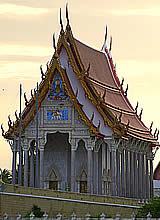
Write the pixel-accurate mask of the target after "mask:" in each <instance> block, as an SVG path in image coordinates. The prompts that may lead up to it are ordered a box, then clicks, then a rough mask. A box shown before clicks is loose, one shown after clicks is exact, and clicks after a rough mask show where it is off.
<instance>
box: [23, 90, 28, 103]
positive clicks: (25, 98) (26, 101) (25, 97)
mask: <svg viewBox="0 0 160 220" xmlns="http://www.w3.org/2000/svg"><path fill="white" fill-rule="evenodd" d="M24 100H25V106H27V105H28V100H27V96H26V93H24Z"/></svg>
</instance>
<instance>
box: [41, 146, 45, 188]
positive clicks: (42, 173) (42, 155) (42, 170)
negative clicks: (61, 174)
mask: <svg viewBox="0 0 160 220" xmlns="http://www.w3.org/2000/svg"><path fill="white" fill-rule="evenodd" d="M40 188H44V147H40Z"/></svg>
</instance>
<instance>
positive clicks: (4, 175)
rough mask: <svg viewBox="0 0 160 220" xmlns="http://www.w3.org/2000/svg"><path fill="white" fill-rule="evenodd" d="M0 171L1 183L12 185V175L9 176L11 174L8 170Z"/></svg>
mask: <svg viewBox="0 0 160 220" xmlns="http://www.w3.org/2000/svg"><path fill="white" fill-rule="evenodd" d="M1 171H2V173H1V175H2V177H1V178H2V181H3V182H4V183H8V184H11V183H12V174H11V172H10V171H9V170H7V169H3V170H2V169H1Z"/></svg>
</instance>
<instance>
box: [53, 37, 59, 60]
mask: <svg viewBox="0 0 160 220" xmlns="http://www.w3.org/2000/svg"><path fill="white" fill-rule="evenodd" d="M53 47H54V50H55V52H54V55H53V56H54V58H55V59H57V58H58V54H57V48H56V40H55V33H54V34H53Z"/></svg>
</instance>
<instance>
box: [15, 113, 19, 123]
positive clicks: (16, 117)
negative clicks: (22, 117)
mask: <svg viewBox="0 0 160 220" xmlns="http://www.w3.org/2000/svg"><path fill="white" fill-rule="evenodd" d="M15 116H16V120H17V121H18V120H19V118H18V115H17V110H16V111H15Z"/></svg>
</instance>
